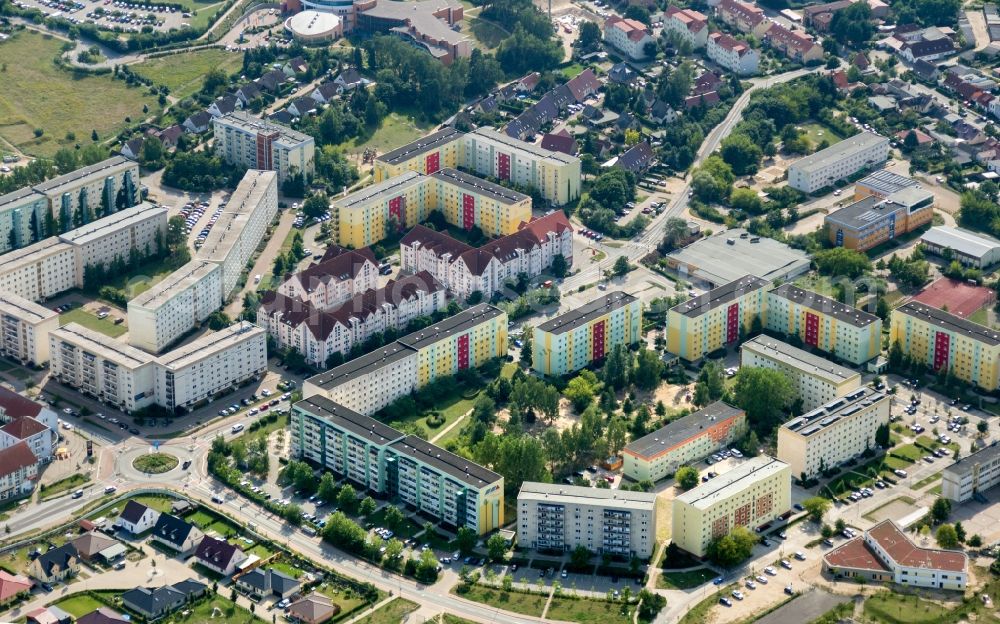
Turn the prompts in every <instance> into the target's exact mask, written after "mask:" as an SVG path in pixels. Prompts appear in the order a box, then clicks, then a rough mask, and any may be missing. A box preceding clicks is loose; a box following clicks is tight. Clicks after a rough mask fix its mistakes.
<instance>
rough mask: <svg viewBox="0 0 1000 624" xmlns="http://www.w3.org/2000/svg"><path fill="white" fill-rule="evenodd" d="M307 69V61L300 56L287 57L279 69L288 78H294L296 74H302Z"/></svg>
mask: <svg viewBox="0 0 1000 624" xmlns="http://www.w3.org/2000/svg"><path fill="white" fill-rule="evenodd" d="M308 70H309V63H307V62H306V60H305V59H304V58H302V57H301V56H296V57H295V58H293V59H289V60H288V61H286V62H285V64H284V65H282V66H281V71H283V72H285V75H286V76H288V77H289V78H294V77H295V76H296V75H297V74H304V73H306V71H308Z"/></svg>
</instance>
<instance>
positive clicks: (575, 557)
mask: <svg viewBox="0 0 1000 624" xmlns="http://www.w3.org/2000/svg"><path fill="white" fill-rule="evenodd" d="M589 562H590V551H589V550H587V547H586V546H584V545H583V544H578V545H577V547H576V548H574V549H573V552H571V553H570V555H569V565H570V567H571V568H573V569H574V570H582V569H583V568H585V567H587V564H588V563H589Z"/></svg>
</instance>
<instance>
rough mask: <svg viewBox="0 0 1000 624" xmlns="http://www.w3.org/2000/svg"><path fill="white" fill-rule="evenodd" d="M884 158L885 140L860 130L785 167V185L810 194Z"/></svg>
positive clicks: (885, 153) (878, 162)
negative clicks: (786, 176)
mask: <svg viewBox="0 0 1000 624" xmlns="http://www.w3.org/2000/svg"><path fill="white" fill-rule="evenodd" d="M772 30H773V27H772ZM768 32H770V31H768ZM888 157H889V139H887V138H885V137H884V136H879V135H877V134H875V133H873V132H862V133H860V134H856V135H854V136H852V137H849V138H847V139H844V140H843V141H840V142H838V143H834V144H833V145H831V146H830V147H828V148H826V149H823V150H820V151H818V152H816V153H815V154H810V155H809V156H806V157H805V158H800V159H799V160H797V161H795V162H794V163H792V165H791V166H790V167H789V168H788V186H790V187H792V188H794V189H798V190H800V191H802V192H803V193H814V192H816V191H818V190H820V189H821V188H824V187H827V186H832V185H833V184H834V183H835V182H837V181H838V180H844V179H847V178H849V177H851V176H852V175H854V174H855V173H858V172H859V171H862V170H864V169H868V168H870V167H873V166H875V165H878V164H880V163H883V162H885V160H886V159H887V158H888Z"/></svg>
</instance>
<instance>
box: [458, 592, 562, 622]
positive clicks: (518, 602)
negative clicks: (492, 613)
mask: <svg viewBox="0 0 1000 624" xmlns="http://www.w3.org/2000/svg"><path fill="white" fill-rule="evenodd" d="M459 595H460V596H461V597H462V598H465V599H466V600H472V601H473V602H481V603H483V604H487V605H490V606H491V607H497V608H499V609H503V610H504V611H513V612H514V613H520V614H522V615H530V616H532V617H542V611H543V610H544V609H545V602H546V599H547V595H541V594H525V593H522V592H505V591H503V590H501V589H497V588H493V587H486V586H484V585H474V586H473V587H471V588H470V589H469V591H467V592H466V593H464V594H459Z"/></svg>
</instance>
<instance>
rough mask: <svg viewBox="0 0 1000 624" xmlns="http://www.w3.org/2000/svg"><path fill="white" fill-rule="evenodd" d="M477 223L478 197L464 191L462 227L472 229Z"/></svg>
mask: <svg viewBox="0 0 1000 624" xmlns="http://www.w3.org/2000/svg"><path fill="white" fill-rule="evenodd" d="M475 224H476V198H475V197H473V196H472V195H469V194H468V193H462V227H463V228H465V229H467V230H471V229H472V226H474V225H475Z"/></svg>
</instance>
